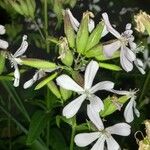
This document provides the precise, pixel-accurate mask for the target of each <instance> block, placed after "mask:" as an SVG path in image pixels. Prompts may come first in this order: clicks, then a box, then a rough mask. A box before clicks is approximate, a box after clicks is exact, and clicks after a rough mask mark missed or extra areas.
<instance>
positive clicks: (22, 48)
mask: <svg viewBox="0 0 150 150" xmlns="http://www.w3.org/2000/svg"><path fill="white" fill-rule="evenodd" d="M26 40H27V36H26V35H24V36H23V38H22V43H21V46H20V47H19V48H18V50H17V51H16V52H15V54H14V57H19V56H21V55H23V54H24V53H25V51H26V50H27V48H28V42H27V41H26Z"/></svg>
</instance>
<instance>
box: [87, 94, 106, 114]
mask: <svg viewBox="0 0 150 150" xmlns="http://www.w3.org/2000/svg"><path fill="white" fill-rule="evenodd" d="M89 100H90V105H91V107H92V109H93V110H95V111H96V112H98V113H99V112H100V111H101V110H103V109H104V104H103V101H102V100H101V99H100V98H99V97H98V96H96V95H94V94H93V95H92V96H91V97H90V98H89Z"/></svg>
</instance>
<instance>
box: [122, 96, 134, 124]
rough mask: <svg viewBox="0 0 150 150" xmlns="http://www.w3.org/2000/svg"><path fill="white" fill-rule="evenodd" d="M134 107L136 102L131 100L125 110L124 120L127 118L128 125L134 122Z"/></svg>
mask: <svg viewBox="0 0 150 150" xmlns="http://www.w3.org/2000/svg"><path fill="white" fill-rule="evenodd" d="M133 105H134V100H133V99H131V100H130V101H129V103H128V104H127V106H126V108H125V110H124V118H125V120H126V122H128V123H130V122H132V121H133V119H134V116H133Z"/></svg>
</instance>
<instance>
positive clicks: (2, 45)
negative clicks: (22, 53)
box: [0, 25, 8, 49]
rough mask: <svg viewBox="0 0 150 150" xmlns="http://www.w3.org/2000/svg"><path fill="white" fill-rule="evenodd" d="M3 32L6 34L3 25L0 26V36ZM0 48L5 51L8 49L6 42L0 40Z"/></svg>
mask: <svg viewBox="0 0 150 150" xmlns="http://www.w3.org/2000/svg"><path fill="white" fill-rule="evenodd" d="M5 32H6V29H5V27H4V26H3V25H0V35H3V34H5ZM0 48H2V49H7V48H8V42H7V41H4V40H2V39H0Z"/></svg>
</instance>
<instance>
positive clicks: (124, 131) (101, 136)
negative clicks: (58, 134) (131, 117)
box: [74, 105, 131, 150]
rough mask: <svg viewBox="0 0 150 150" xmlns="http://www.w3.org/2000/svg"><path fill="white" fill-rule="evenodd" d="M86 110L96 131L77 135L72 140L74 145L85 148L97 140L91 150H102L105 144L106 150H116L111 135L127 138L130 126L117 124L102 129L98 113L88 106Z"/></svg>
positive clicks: (115, 143) (115, 144) (117, 147)
mask: <svg viewBox="0 0 150 150" xmlns="http://www.w3.org/2000/svg"><path fill="white" fill-rule="evenodd" d="M87 109H88V117H89V118H90V120H91V121H92V123H93V124H94V125H95V127H96V128H97V130H98V131H95V132H90V133H79V134H77V135H76V136H75V138H74V141H75V143H76V145H78V146H79V147H85V146H88V145H89V144H91V143H93V142H94V141H96V140H97V141H96V143H95V144H94V146H93V147H92V148H91V150H104V147H105V142H106V145H107V149H108V150H118V149H119V148H120V146H119V144H118V143H117V142H116V140H115V139H114V138H113V137H112V134H116V135H120V136H128V135H129V134H130V132H131V127H130V125H128V124H127V123H117V124H115V125H113V126H110V127H107V128H104V125H103V122H102V120H101V118H100V116H99V113H96V112H95V111H94V110H93V109H92V107H91V106H90V105H88V107H87Z"/></svg>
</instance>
